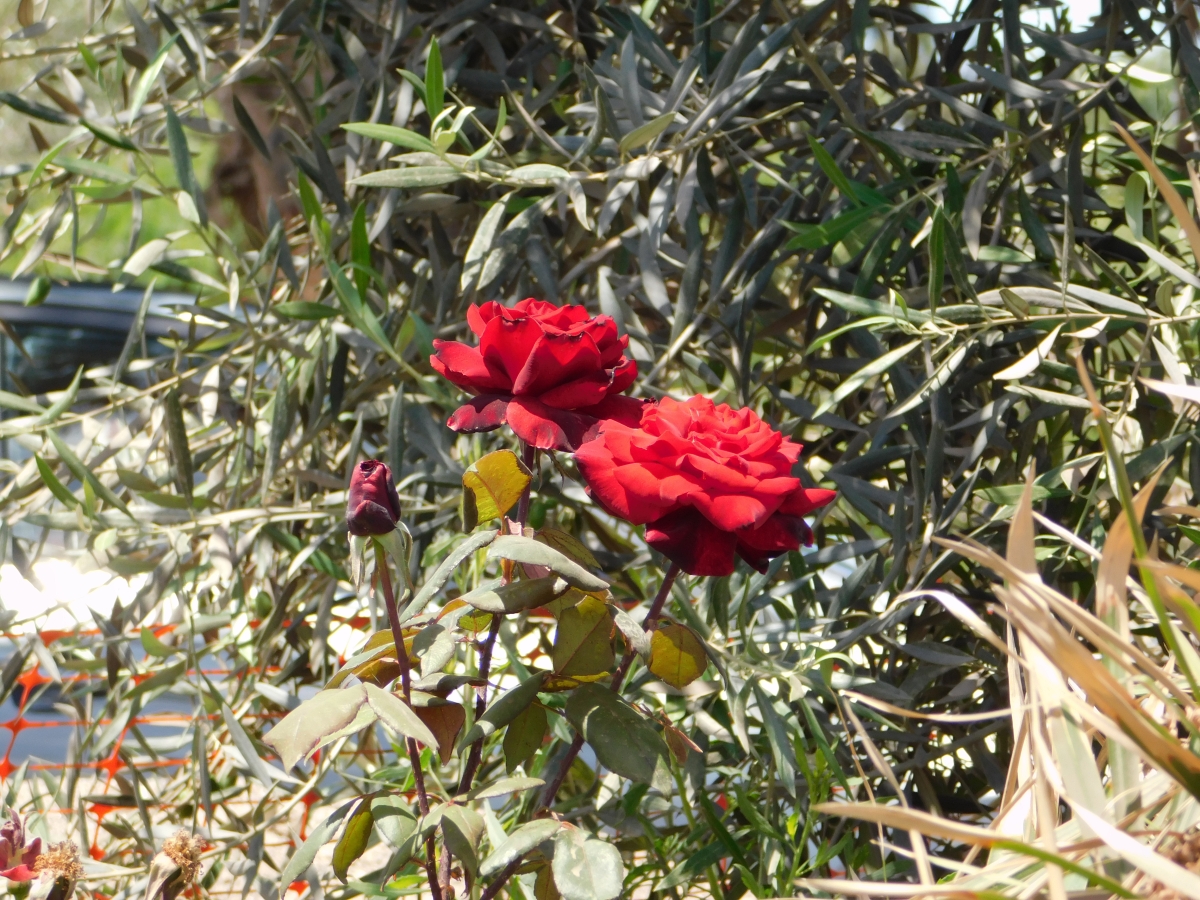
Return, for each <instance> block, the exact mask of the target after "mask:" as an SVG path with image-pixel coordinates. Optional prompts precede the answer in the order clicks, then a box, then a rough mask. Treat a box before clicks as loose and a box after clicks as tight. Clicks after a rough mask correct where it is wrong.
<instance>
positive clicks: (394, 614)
mask: <svg viewBox="0 0 1200 900" xmlns="http://www.w3.org/2000/svg"><path fill="white" fill-rule="evenodd" d="M375 564H376V568H377V569H379V576H380V581H382V582H383V597H384V601H385V603H386V605H387V613H388V623H389V624H390V625H391V626H392V640H393V641H395V642H396V661H397V662H398V663H399V664H400V683H401V685H402V686H403V689H404V702H405V703H407V704H408V705H409V707H410V708H411V707H412V678H411V675H410V673H409V670H408V651H407V650H405V648H404V629H403V628H402V627H401V625H400V610H399V609H397V608H396V594H395V592H394V591H393V590H392V576H391V574H390V573H389V571H388V560H387V554H386V553H385V552H384V551H383V548H382V547H380V546H379V545H378V544H376V545H375ZM404 744H405V747H406V748H407V749H408V761H409V763H410V764H411V765H412V770H413V781H414V782H416V786H417V804H418V806H419V808H420V810H421V815H423V816H427V815H429V794H428V793H426V791H425V773H424V771H423V770H422V769H421V752H420V750H418V749H417V742H416V741H415V740H413V739H412V738H405V739H404ZM425 854H426V856H427V860H426V865H427V867H428V868H427V871H428V872H429V890H430V892H431V893H432V894H433V900H442V889H441V885H440V884H438V879H437V877H436V874H435V873H436V872H437V845H436V843H435V842H434V838H433V835H432V834H430V835H429V837H427V838H425Z"/></svg>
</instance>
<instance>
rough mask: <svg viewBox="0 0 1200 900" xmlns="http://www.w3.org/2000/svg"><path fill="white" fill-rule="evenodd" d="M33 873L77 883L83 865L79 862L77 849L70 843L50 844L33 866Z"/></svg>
mask: <svg viewBox="0 0 1200 900" xmlns="http://www.w3.org/2000/svg"><path fill="white" fill-rule="evenodd" d="M33 871H34V872H36V873H37V874H38V875H51V876H53V877H54V878H65V879H66V880H68V881H71V882H74V881H77V880H78V879H79V878H80V877H81V876H82V875H83V864H82V863H80V861H79V848H78V847H76V846H75V844H74V843H72V842H71V841H63V842H62V843H61V844H51V845H50V846H49V847H48V848H46V852H44V853H43V854H42V855H41V856H39V857H38V858H37V861H36V862H34V864H33Z"/></svg>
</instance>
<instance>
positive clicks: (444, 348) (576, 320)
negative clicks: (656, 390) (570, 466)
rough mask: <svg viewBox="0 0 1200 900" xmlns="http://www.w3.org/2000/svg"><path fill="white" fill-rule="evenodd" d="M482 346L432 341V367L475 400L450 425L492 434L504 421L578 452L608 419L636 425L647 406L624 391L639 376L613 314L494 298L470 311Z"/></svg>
mask: <svg viewBox="0 0 1200 900" xmlns="http://www.w3.org/2000/svg"><path fill="white" fill-rule="evenodd" d="M467 324H468V325H470V326H471V330H472V331H473V332H475V334H477V335H478V336H479V346H478V347H468V346H467V345H466V344H462V343H459V342H458V341H434V342H433V347H434V350H436V351H437V352H436V353H434V355H433V356H431V357H430V358H429V362H430V364H431V365H432V366H433V368H434V369H436V370H437V371H438V373H439V374H441V375H442V376H443V377H445V378H446V379H448V380H449V381H452V382H454V384H456V385H458V386H459V387H460V388H462V389H463V390H465V391H469V392H470V393H472V394H475V395H476V396H475V398H474V399H472V400H471V401H470V402H469V403H467V404H466V405H464V406H460V407H459V408H458V409H457V410H455V412H454V413H453V415H451V416H450V418H449V419H447V420H446V424H447V425H449V426H450V427H451V428H453V429H454V430H455V431H464V432H468V433H470V432H476V431H491V430H492V429H493V428H499V427H500V426H501V425H502V424H504V423H505V422H507V423H508V425H509V427H510V428H512V430H513V431H514V432H515V433H516V435H517V437H519V438H520V439H521V440H523V441H524V442H525V443H527V444H530V445H532V446H534V447H539V448H541V449H542V450H573V449H575V448H576V447H578V446H579V445H580V444H581V443H583V442H584V441H585V440H588V439H589V438H590V437H592V436H594V435H595V429H596V425H597V423H598V422H600V421H601V420H604V419H617V420H619V421H624V422H628V423H629V424H631V425H632V424H636V423H637V421H638V417H639V416H640V415H641V409H642V403H641V402H640V401H638V400H634V399H633V398H631V397H622V396H620V394H621V392H622V391H624V390H625V389H626V388H628V387H629V386H630V385H631V384H633V379H634V378H636V377H637V363H636V362H634V361H633V360H632V359H630V358H628V357H627V356H625V348H626V347H628V346H629V338H627V337H622V336H621V335H620V334H618V333H617V325H616V323H615V322H614V321H613V320H612V318H610V317H609V316H589V315H588V312H587V310H586V309H584V308H583V307H582V306H555V305H554V304H553V303H547V302H546V301H544V300H534V299H533V298H532V297H531V298H529V299H527V300H522V301H520V302H519V303H518V304H517V305H516V306H514V307H512V308H511V309H509V308H507V307H504V306H501V305H500V304H499V303H497V302H496V301H494V300H493V301H491V302H488V303H485V304H483V306H480V307H477V306H475V305H474V304H472V305H471V308H470V309H469V310H467Z"/></svg>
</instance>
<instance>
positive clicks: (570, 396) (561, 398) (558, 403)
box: [538, 369, 609, 409]
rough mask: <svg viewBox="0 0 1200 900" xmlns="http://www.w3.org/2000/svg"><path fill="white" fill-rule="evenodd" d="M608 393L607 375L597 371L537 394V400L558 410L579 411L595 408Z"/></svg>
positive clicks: (599, 370)
mask: <svg viewBox="0 0 1200 900" xmlns="http://www.w3.org/2000/svg"><path fill="white" fill-rule="evenodd" d="M608 391H609V377H608V374H607V373H606V372H605V371H604V370H603V369H597V370H596V371H594V372H590V373H588V374H587V375H584V376H583V377H582V378H577V379H575V380H574V381H568V382H566V383H565V384H560V385H558V386H557V387H553V388H551V389H550V390H548V391H546V392H544V393H542V394H539V395H538V400H540V401H541V402H542V403H545V404H546V405H547V406H553V407H556V408H558V409H579V408H580V407H585V406H595V405H596V404H597V403H599V402H601V401H602V400H603V399H604V397H605V395H606V394H607V393H608Z"/></svg>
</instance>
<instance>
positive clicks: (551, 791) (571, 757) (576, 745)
mask: <svg viewBox="0 0 1200 900" xmlns="http://www.w3.org/2000/svg"><path fill="white" fill-rule="evenodd" d="M677 577H679V564H678V563H671V567H670V568H669V569H667V574H666V575H664V576H663V582H662V586H661V587H660V588H659V589H658V594H657V595H656V596H655V597H654V602H653V603H651V604H650V611H649V612H648V613H646V618H645V620H644V621H643V622H642V629H643V630H644V631H645V632H646V633H647V634H649V633H650V632H651V631H653V630H654V625H655V623H656V622H657V621H658V617H659V616H660V615H661V614H662V608H663V605H664V604H665V603H666V602H667V596H668V595H669V594H670V593H671V586H672V585H673V584H675V579H676V578H677ZM634 656H635V654H634V651H633V650H632V649H630V650H628V651H627V652H626V653H625V656H624V657H623V658H622V659H621V665H619V666H618V667H617V671H616V673H615V674H614V675H613V680H612V690H613V692H614V693H618V692H620V690H621V684H622V682H624V681H625V673H627V672H628V671H629V667H630V665H632V664H633V657H634ZM581 749H583V735H582V734H576V735H575V740H573V741H571V746H570V747H569V748H567V753H566V756H564V757H563V759H562V762H561V763H560V765H559V767H558V772H557V773H555V776H554V779H553V781H551V782H550V784H549V785H547V787H546V790H545V792H544V793H543V794H542V802H541V807H542V808H543V809H547V808H549V807H550V806H551V805H552V804H553V803H554V797H555V796H556V795H557V794H558V789H559V788H560V787H562V783H563V781H564V779H566V777H567V772H568V771H570V768H571V763H573V762H575V757H576V756H578V755H579V751H580V750H581Z"/></svg>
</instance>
